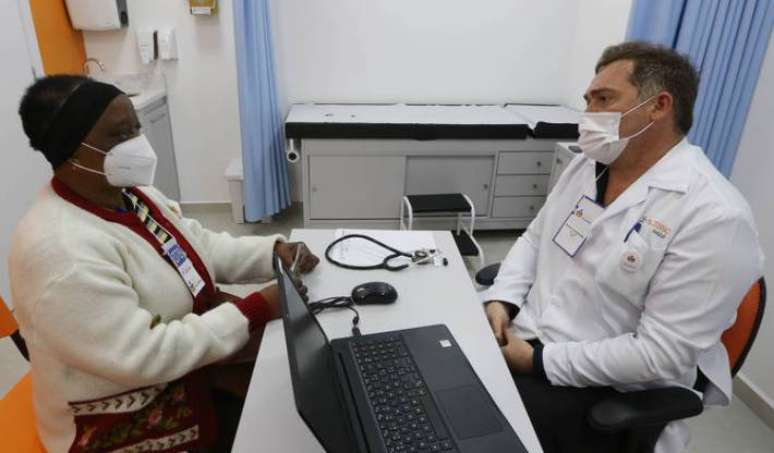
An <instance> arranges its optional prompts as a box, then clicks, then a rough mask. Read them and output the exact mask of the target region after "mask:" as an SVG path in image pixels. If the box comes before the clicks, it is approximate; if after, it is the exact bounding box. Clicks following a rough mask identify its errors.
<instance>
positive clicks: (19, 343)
mask: <svg viewBox="0 0 774 453" xmlns="http://www.w3.org/2000/svg"><path fill="white" fill-rule="evenodd" d="M9 337H10V338H11V340H13V343H14V344H15V345H16V348H17V349H18V350H19V352H20V353H21V355H22V356H24V358H25V359H27V360H29V359H30V353H29V351H28V350H27V343H26V342H25V341H24V338H22V336H21V334H20V333H19V325H18V324H16V318H14V317H13V313H11V310H10V309H9V308H8V306H7V305H5V301H4V300H3V298H2V297H0V338H9Z"/></svg>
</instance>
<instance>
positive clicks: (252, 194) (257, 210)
mask: <svg viewBox="0 0 774 453" xmlns="http://www.w3.org/2000/svg"><path fill="white" fill-rule="evenodd" d="M234 35H235V41H236V53H237V76H238V80H239V113H240V122H241V127H242V164H243V167H244V202H245V219H246V220H247V221H250V222H254V221H258V220H261V219H262V218H263V217H266V216H268V215H271V214H274V213H277V212H279V211H280V210H282V209H284V208H286V207H287V206H288V205H290V188H289V184H288V169H287V161H286V160H285V139H284V133H283V122H282V116H281V114H280V109H279V103H278V100H277V84H276V80H275V71H274V67H275V65H274V53H273V44H272V36H271V29H270V26H269V5H268V0H234Z"/></svg>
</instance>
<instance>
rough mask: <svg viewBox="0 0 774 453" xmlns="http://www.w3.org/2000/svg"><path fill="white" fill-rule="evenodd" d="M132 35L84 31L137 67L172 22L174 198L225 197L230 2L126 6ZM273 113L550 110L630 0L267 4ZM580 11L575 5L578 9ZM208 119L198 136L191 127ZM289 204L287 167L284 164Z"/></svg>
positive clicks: (230, 105)
mask: <svg viewBox="0 0 774 453" xmlns="http://www.w3.org/2000/svg"><path fill="white" fill-rule="evenodd" d="M128 3H129V8H130V10H129V15H130V23H131V24H132V28H130V30H128V31H118V32H87V33H85V34H84V36H85V41H86V52H87V54H88V56H93V57H97V58H99V59H100V60H102V61H103V62H104V63H105V64H106V65H107V67H108V70H109V71H112V72H137V71H142V70H146V69H147V68H146V67H143V66H142V65H141V64H140V62H139V57H138V56H137V51H136V49H135V37H134V28H135V27H152V26H157V25H175V26H176V27H177V29H178V41H179V46H180V54H181V55H180V61H179V62H177V63H174V62H173V63H168V62H162V63H161V67H162V69H163V71H164V73H165V74H166V75H167V78H168V81H169V87H170V106H171V109H172V112H171V113H172V115H171V116H172V127H173V135H174V139H175V148H176V152H177V160H178V170H179V173H180V183H181V190H182V198H183V200H184V201H188V202H196V201H225V200H227V199H228V195H227V193H228V192H227V188H226V184H225V182H224V180H223V176H222V175H223V171H224V169H225V166H226V164H227V162H228V160H229V159H230V158H232V157H236V156H238V155H239V149H240V137H239V128H238V122H237V121H238V115H239V113H238V102H237V86H236V73H235V63H234V58H235V57H234V40H233V36H232V33H233V16H232V14H233V13H232V10H231V2H229V1H221V2H220V5H221V11H220V12H219V14H218V16H216V17H215V18H209V19H207V18H195V17H193V16H191V15H190V14H188V12H187V9H186V8H185V2H182V1H169V2H158V1H153V0H132V1H130V2H128ZM271 6H272V27H273V32H274V37H275V48H276V57H277V76H278V80H279V89H280V99H281V101H282V108H283V113H286V112H287V109H288V107H289V105H290V104H292V103H295V102H420V103H503V102H509V101H512V102H513V101H518V102H553V103H566V104H567V103H569V104H570V105H573V106H575V107H582V106H583V105H582V102H580V96H581V94H582V92H583V90H584V89H585V87H586V84H587V83H588V81H589V80H590V79H591V77H592V75H593V66H594V63H595V62H596V59H597V58H598V57H599V54H600V53H601V51H602V49H603V48H604V47H605V46H607V45H609V44H613V43H617V42H619V41H621V40H623V37H624V31H625V28H626V23H627V19H628V14H629V9H630V6H631V0H596V1H594V2H588V1H586V2H584V1H583V0H550V1H542V2H535V1H530V0H489V1H487V2H471V1H469V0H424V1H422V2H416V1H413V0H368V1H362V0H328V1H324V2H323V1H308V0H273V1H271ZM581 6H582V7H581ZM208 122H209V124H210V127H209V128H206V127H203V126H202V125H203V124H207V123H208ZM291 168H292V174H293V178H292V181H293V198H294V199H295V200H300V193H299V190H298V187H299V186H300V184H299V181H300V166H299V165H293V166H291Z"/></svg>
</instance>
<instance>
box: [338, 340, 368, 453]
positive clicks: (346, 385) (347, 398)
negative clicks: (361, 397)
mask: <svg viewBox="0 0 774 453" xmlns="http://www.w3.org/2000/svg"><path fill="white" fill-rule="evenodd" d="M333 352H334V355H335V357H336V374H338V379H337V382H338V383H339V390H340V394H341V398H342V400H343V401H342V403H343V405H344V408H345V409H346V410H347V411H346V412H347V415H348V416H349V418H350V420H349V424H350V427H351V428H352V430H351V431H352V433H353V436H354V439H353V440H354V445H353V446H354V447H356V449H355V451H357V452H363V453H371V449H370V448H369V447H368V442H367V441H366V436H365V430H364V428H363V422H362V420H361V418H360V414H359V413H358V410H357V405H356V404H355V398H354V397H353V391H352V383H351V382H350V380H349V376H348V375H347V371H346V365H345V364H344V357H343V355H342V354H341V353H340V352H338V351H336V350H335V349H334V351H333Z"/></svg>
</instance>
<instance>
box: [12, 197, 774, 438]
mask: <svg viewBox="0 0 774 453" xmlns="http://www.w3.org/2000/svg"><path fill="white" fill-rule="evenodd" d="M186 215H188V216H189V217H193V218H196V219H197V220H199V221H200V222H201V223H202V224H203V225H204V226H205V227H206V228H209V229H211V230H215V231H228V232H230V233H231V234H233V235H246V234H272V233H283V234H286V235H287V234H289V232H290V230H291V229H292V228H299V227H301V225H302V223H303V222H302V218H301V210H300V207H299V206H294V207H293V208H292V209H290V210H288V211H286V212H284V213H283V214H281V215H279V216H278V217H277V218H276V220H275V221H274V222H273V223H270V224H243V225H237V224H235V223H233V221H232V220H231V211H230V209H229V208H228V207H226V206H221V205H213V206H207V207H190V208H188V209H186ZM476 236H477V237H478V239H479V241H480V243H481V245H482V248H483V249H484V253H485V255H486V257H487V262H488V263H492V262H498V261H501V260H502V259H503V258H504V257H505V255H506V254H507V253H508V250H509V249H510V246H511V245H512V244H513V241H514V240H515V238H516V233H515V232H513V231H495V232H480V233H477V235H476ZM476 266H477V261H476V262H470V263H469V269H470V271H471V273H473V272H474V271H475V267H476ZM233 292H235V293H240V292H241V291H239V290H238V289H237V290H236V291H233ZM27 369H28V366H27V363H26V362H25V361H24V359H22V358H21V356H20V355H19V353H18V351H17V350H16V348H15V347H14V345H13V343H12V342H11V341H10V340H2V341H0V394H5V392H6V391H7V390H8V389H9V388H10V387H11V386H12V385H13V383H15V382H16V381H17V380H18V379H19V378H20V377H21V376H22V375H23V374H24V373H25V372H26V371H27ZM689 424H690V425H691V429H692V438H693V440H692V442H691V445H690V448H689V450H688V451H689V452H690V453H730V452H733V453H772V452H774V431H773V430H771V429H770V428H769V427H768V426H766V425H765V424H764V423H763V422H762V421H761V420H760V419H759V418H758V417H756V416H755V414H753V413H752V411H750V409H749V408H748V407H747V406H746V405H745V404H744V403H743V402H742V401H741V400H739V399H738V398H737V399H735V400H734V402H733V403H732V404H731V406H730V407H728V408H723V409H714V410H709V411H707V412H705V413H704V414H702V415H701V416H699V417H696V418H694V419H692V420H689Z"/></svg>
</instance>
